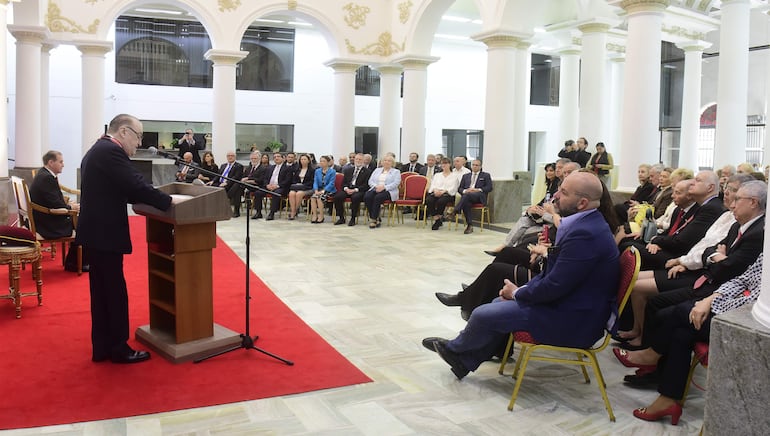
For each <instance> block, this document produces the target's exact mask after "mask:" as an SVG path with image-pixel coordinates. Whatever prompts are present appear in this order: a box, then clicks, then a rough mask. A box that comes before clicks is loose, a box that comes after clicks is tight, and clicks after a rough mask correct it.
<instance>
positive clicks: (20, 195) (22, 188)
mask: <svg viewBox="0 0 770 436" xmlns="http://www.w3.org/2000/svg"><path fill="white" fill-rule="evenodd" d="M11 182H12V183H13V190H14V192H15V194H16V205H17V206H18V208H19V225H20V226H22V227H26V228H28V229H29V230H30V231H31V232H32V233H33V234H34V235H35V236H36V237H37V241H38V242H40V244H41V245H42V244H50V246H51V258H55V257H56V244H58V243H61V248H62V252H63V253H65V254H62V265H64V262H65V260H66V252H67V251H66V248H67V244H70V245H71V244H72V243H73V242H75V231H74V230H73V231H72V234H71V235H70V236H65V237H63V238H56V239H46V238H44V237H43V236H42V235H40V234H39V233H37V230H36V228H35V218H34V214H33V213H32V211H37V212H40V213H44V214H48V215H70V216H71V217H72V225H73V227H77V223H78V221H77V220H78V213H77V212H76V211H74V210H70V209H66V208H59V209H49V208H47V207H43V206H40V205H38V204H35V203H33V202H32V200H31V199H30V197H29V188H28V187H27V182H25V181H24V179H21V178H19V177H16V176H12V177H11ZM77 270H78V275H81V274H82V273H83V247H81V246H79V245H78V247H77Z"/></svg>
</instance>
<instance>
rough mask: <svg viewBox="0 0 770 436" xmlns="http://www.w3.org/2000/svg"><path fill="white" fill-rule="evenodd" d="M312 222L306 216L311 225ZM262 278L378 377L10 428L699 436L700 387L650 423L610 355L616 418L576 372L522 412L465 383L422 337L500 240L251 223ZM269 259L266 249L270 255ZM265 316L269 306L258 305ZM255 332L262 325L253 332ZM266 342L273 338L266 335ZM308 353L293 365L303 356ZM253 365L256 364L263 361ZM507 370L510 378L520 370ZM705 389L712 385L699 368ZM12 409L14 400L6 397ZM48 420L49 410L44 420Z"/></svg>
mask: <svg viewBox="0 0 770 436" xmlns="http://www.w3.org/2000/svg"><path fill="white" fill-rule="evenodd" d="M301 218H304V216H302V217H301ZM245 219H246V218H245V217H241V218H237V219H234V220H230V221H225V222H220V223H219V225H218V233H219V235H220V236H221V237H222V239H224V240H225V242H226V243H227V244H228V245H230V247H232V248H233V249H234V250H235V252H236V253H238V254H239V255H240V256H241V257H242V258H243V257H244V253H245V250H244V243H243V241H244V229H245V225H244V221H245ZM251 224H252V226H251V236H252V237H251V244H252V245H251V264H252V269H253V270H254V271H255V272H256V273H257V274H258V275H259V276H260V277H261V278H262V280H264V281H265V283H267V285H268V286H270V287H271V289H272V290H273V291H274V292H275V293H276V294H277V295H278V296H279V297H280V298H281V299H282V300H283V301H284V302H286V304H288V305H289V306H290V307H291V308H292V309H293V310H294V311H295V312H296V313H297V314H299V315H300V316H301V317H302V318H303V319H304V320H305V321H306V322H307V323H308V324H310V325H311V326H312V327H313V328H314V329H315V330H316V331H318V332H319V333H320V334H321V335H322V336H323V337H324V338H325V339H326V340H327V341H329V342H330V343H331V344H332V345H333V346H334V347H336V348H337V349H338V350H339V351H340V352H341V353H342V354H344V355H345V356H346V357H347V358H348V359H349V360H350V361H351V362H353V363H354V364H355V365H356V366H358V367H359V368H360V369H361V370H362V371H364V372H365V373H366V374H367V375H368V376H369V377H371V378H372V379H373V380H374V382H373V383H368V384H364V385H360V386H351V387H344V388H338V389H331V390H326V391H320V392H309V393H305V394H299V395H292V396H287V397H279V398H270V399H264V400H257V401H249V402H244V403H237V404H229V405H224V406H217V407H207V408H202V409H193V410H184V411H178V412H170V413H160V414H156V415H149V416H138V417H129V418H121V419H113V420H107V421H98V422H89V423H78V424H72V425H61V426H52V427H45V428H35V429H25V430H12V431H7V432H0V433H2V436H6V435H31V434H57V435H107V434H110V435H113V434H114V435H123V434H128V435H160V434H164V435H177V434H184V435H209V434H228V435H229V434H249V435H250V434H291V435H297V434H330V435H332V434H333V435H344V434H351V435H352V434H355V435H361V434H363V435H402V434H441V435H447V434H458V435H459V434H463V435H465V434H479V435H502V434H506V435H509V434H515V435H529V434H532V435H569V434H575V435H596V434H617V435H621V434H622V435H634V434H638V435H654V434H677V435H678V434H697V432H698V431H699V430H700V427H701V424H702V419H703V404H704V398H703V392H701V391H699V390H698V389H691V394H690V397H689V398H688V402H687V407H686V408H685V411H684V414H683V416H682V421H680V423H679V425H678V426H676V427H673V426H671V425H670V424H668V423H667V422H665V421H664V422H660V423H647V422H643V421H640V420H638V419H636V418H634V417H633V416H632V415H631V411H632V410H633V409H634V408H636V407H641V406H645V405H647V404H648V403H649V402H651V401H652V400H653V399H654V398H655V397H656V395H657V393H656V392H655V391H639V390H634V389H630V388H628V387H625V386H624V385H623V383H622V378H623V375H625V374H627V373H629V372H630V371H629V370H628V369H627V368H624V367H622V366H621V365H620V364H619V363H617V362H616V361H615V359H614V358H613V357H612V353H611V352H610V351H609V350H605V352H604V353H603V354H602V355H601V356H600V365H601V367H602V370H603V373H604V375H605V378H606V379H607V383H608V386H607V391H608V394H609V397H610V401H611V403H612V406H613V408H614V411H615V415H616V417H617V422H614V423H612V422H610V421H609V419H608V417H607V413H606V411H605V409H604V405H603V403H602V399H601V396H600V394H599V390H598V389H597V387H596V386H595V380H592V383H591V384H585V383H583V381H582V376H581V375H580V373H579V370H578V369H577V368H576V367H565V366H559V365H555V364H548V363H539V362H534V363H532V364H531V365H530V367H529V368H528V371H527V378H526V379H525V380H524V383H523V385H522V389H521V393H520V395H519V399H518V400H517V403H516V408H515V409H514V411H513V412H508V411H507V409H506V406H507V404H508V400H509V398H510V395H511V392H512V390H513V384H514V380H513V379H511V378H510V377H504V376H500V375H498V373H497V366H496V365H495V364H493V363H487V364H484V365H482V367H481V368H480V369H479V370H478V371H477V372H476V373H473V374H471V375H469V376H468V377H466V378H465V379H464V380H463V381H462V382H458V381H457V380H456V379H455V377H454V376H453V375H452V373H451V372H450V371H449V368H448V366H447V365H446V364H445V363H444V362H443V361H442V360H441V359H439V358H438V356H437V355H436V354H435V353H431V352H429V351H427V350H425V349H424V348H423V347H422V346H421V345H420V341H421V339H422V338H423V337H426V336H445V337H453V336H454V335H455V334H456V333H457V332H458V331H459V330H461V329H462V328H463V324H464V321H462V319H461V318H460V316H459V310H457V309H456V308H447V307H444V306H442V305H441V304H440V303H439V302H438V301H437V300H436V298H435V297H434V296H433V293H434V292H436V291H448V292H456V291H458V290H459V288H460V283H461V282H466V283H468V282H470V281H471V280H472V279H473V278H474V277H475V275H476V274H478V273H479V272H480V271H481V270H482V269H483V268H484V266H485V265H486V264H487V263H488V262H489V261H490V259H491V258H490V257H489V256H487V255H485V254H484V253H483V252H482V250H484V249H488V248H491V247H494V246H496V245H498V244H500V243H501V242H502V240H503V238H504V234H503V233H497V232H492V231H488V230H485V231H484V232H479V229H478V228H476V231H475V232H474V233H473V234H471V235H463V233H462V229H460V230H459V231H455V230H452V231H449V230H447V227H446V226H444V227H443V228H442V229H441V230H439V231H431V230H430V229H429V228H426V229H422V228H421V229H416V228H415V226H414V221H412V220H411V219H410V218H409V215H407V220H406V223H405V224H400V225H396V226H394V227H386V226H383V227H382V228H379V229H375V230H370V229H369V228H367V227H366V226H364V225H363V224H359V225H358V226H356V227H352V228H351V227H348V226H333V225H332V224H331V222H330V217H328V216H327V218H326V222H325V223H323V224H320V225H311V224H310V223H308V222H307V221H305V220H304V219H299V220H296V221H287V220H285V215H284V218H283V219H279V218H277V219H276V220H275V221H272V222H265V221H264V220H258V221H251ZM265 253H269V254H267V255H266V254H265ZM254 310H259V309H258V307H255V308H254ZM255 329H256V330H258V329H259V326H256V327H255ZM257 333H259V334H261V335H269V334H270V332H257ZM298 359H301V356H297V357H295V360H298ZM255 364H259V362H258V361H256V362H255ZM509 371H510V370H509ZM696 381H697V382H698V383H699V384H701V385H703V384H705V376H704V372H703V371H702V370H699V372H698V373H697V375H696ZM6 401H7V399H6ZM40 412H41V413H45V411H40Z"/></svg>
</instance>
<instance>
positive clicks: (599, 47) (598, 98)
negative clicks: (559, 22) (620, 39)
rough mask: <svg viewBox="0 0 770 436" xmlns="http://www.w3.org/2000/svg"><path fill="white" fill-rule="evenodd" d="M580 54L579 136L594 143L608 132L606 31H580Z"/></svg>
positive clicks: (602, 139)
mask: <svg viewBox="0 0 770 436" xmlns="http://www.w3.org/2000/svg"><path fill="white" fill-rule="evenodd" d="M581 58H582V59H581V60H582V62H581V63H580V124H579V129H580V131H579V132H578V136H584V137H585V138H586V139H587V140H588V141H589V142H590V143H591V144H595V143H596V142H597V141H604V140H605V139H606V134H607V132H606V125H607V120H606V117H607V104H606V95H607V91H606V90H607V83H606V81H605V76H606V71H607V33H606V31H597V32H590V33H583V51H582V53H581ZM572 139H575V138H572Z"/></svg>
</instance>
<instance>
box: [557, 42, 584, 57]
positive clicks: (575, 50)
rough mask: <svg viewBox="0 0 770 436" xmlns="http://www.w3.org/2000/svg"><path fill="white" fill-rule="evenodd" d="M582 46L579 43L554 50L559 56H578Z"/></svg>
mask: <svg viewBox="0 0 770 436" xmlns="http://www.w3.org/2000/svg"><path fill="white" fill-rule="evenodd" d="M582 50H583V48H582V47H581V46H579V45H567V46H564V47H561V48H559V49H557V50H556V53H557V54H558V55H559V56H570V55H573V56H580V52H581V51H582Z"/></svg>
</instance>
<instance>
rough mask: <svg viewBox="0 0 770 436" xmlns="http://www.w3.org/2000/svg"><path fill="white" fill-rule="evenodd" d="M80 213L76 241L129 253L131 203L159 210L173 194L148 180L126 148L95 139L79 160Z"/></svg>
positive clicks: (167, 205) (104, 139) (168, 204)
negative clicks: (129, 205) (167, 192)
mask: <svg viewBox="0 0 770 436" xmlns="http://www.w3.org/2000/svg"><path fill="white" fill-rule="evenodd" d="M80 173H81V190H82V195H81V197H80V215H79V216H78V228H77V237H76V239H75V241H76V242H77V243H78V244H81V245H83V246H84V247H85V248H86V249H88V248H92V249H96V250H100V251H107V252H113V253H123V254H125V253H130V252H131V237H130V235H129V231H128V211H127V205H128V203H146V204H148V205H150V206H153V207H156V208H158V209H160V210H167V209H168V208H169V207H171V197H170V196H169V195H168V194H165V193H163V192H161V191H158V190H157V189H155V188H153V187H152V185H150V184H148V183H145V182H144V178H143V177H142V174H141V173H139V172H138V171H137V170H136V169H135V168H134V165H133V164H132V163H131V159H129V158H128V155H126V153H125V151H123V149H122V148H121V147H120V146H119V145H118V144H116V143H115V142H113V141H111V140H110V139H109V138H101V139H99V140H98V141H96V144H94V145H93V146H92V147H91V149H90V150H88V152H87V153H86V155H85V156H83V160H82V162H81V163H80Z"/></svg>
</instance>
